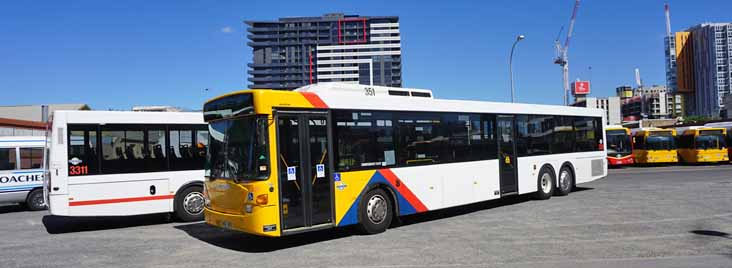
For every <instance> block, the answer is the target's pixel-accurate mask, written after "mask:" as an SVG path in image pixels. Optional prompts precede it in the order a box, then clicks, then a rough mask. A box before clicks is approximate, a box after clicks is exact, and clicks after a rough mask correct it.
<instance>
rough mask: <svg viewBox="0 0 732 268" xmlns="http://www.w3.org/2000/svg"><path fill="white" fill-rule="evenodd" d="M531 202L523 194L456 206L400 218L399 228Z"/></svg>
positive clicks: (528, 197)
mask: <svg viewBox="0 0 732 268" xmlns="http://www.w3.org/2000/svg"><path fill="white" fill-rule="evenodd" d="M593 189H594V188H588V187H575V189H574V190H572V192H573V193H576V192H582V191H588V190H593ZM569 196H572V194H569ZM560 198H561V197H560ZM532 200H535V199H534V197H533V195H532V194H525V195H517V196H509V197H504V198H501V199H498V200H490V201H484V202H480V203H475V204H468V205H463V206H458V207H453V208H446V209H440V210H435V211H428V212H425V213H420V214H414V215H408V216H403V217H401V221H400V224H399V226H407V225H412V224H415V223H421V222H427V221H434V220H440V219H446V218H451V217H456V216H460V215H465V214H470V213H474V212H478V211H481V210H487V209H492V208H498V207H503V206H510V205H515V204H519V203H524V202H528V201H532ZM397 228H398V226H397Z"/></svg>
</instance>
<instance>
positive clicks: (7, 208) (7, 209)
mask: <svg viewBox="0 0 732 268" xmlns="http://www.w3.org/2000/svg"><path fill="white" fill-rule="evenodd" d="M27 210H28V209H27V208H25V207H24V206H23V205H19V204H15V205H13V204H8V205H0V214H6V213H13V212H23V211H27Z"/></svg>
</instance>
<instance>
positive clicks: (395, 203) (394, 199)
mask: <svg viewBox="0 0 732 268" xmlns="http://www.w3.org/2000/svg"><path fill="white" fill-rule="evenodd" d="M377 188H378V189H382V190H384V191H385V192H386V194H387V195H389V199H390V200H391V203H392V205H393V206H394V209H393V211H392V214H393V215H392V216H393V217H392V220H396V219H397V218H398V217H399V201H398V200H397V195H396V193H395V192H394V189H393V188H392V187H391V186H390V185H388V184H386V183H382V182H378V183H374V184H370V185H369V186H368V187H367V188H366V189H365V190H364V191H363V192H362V193H361V196H360V197H359V200H360V201H359V204H358V207H359V213H357V214H358V221H359V222H361V221H362V220H363V219H361V212H360V209H361V203H360V202H363V201H364V198H363V197H364V196H366V193H368V192H370V191H372V190H374V189H377Z"/></svg>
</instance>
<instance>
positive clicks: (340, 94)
mask: <svg viewBox="0 0 732 268" xmlns="http://www.w3.org/2000/svg"><path fill="white" fill-rule="evenodd" d="M368 90H373V91H372V92H373V95H368V94H370V93H371V92H369V91H368ZM296 91H298V92H312V93H316V94H317V95H318V96H319V97H320V98H321V99H322V100H323V101H324V102H325V103H326V104H327V105H328V107H329V108H331V109H363V110H406V111H434V112H461V113H496V114H540V115H541V114H546V115H572V116H596V117H604V115H605V111H604V110H602V109H596V108H584V107H571V106H559V105H541V104H525V103H506V102H487V101H472V100H447V99H435V98H434V96H433V95H432V91H431V90H427V89H413V88H395V87H380V86H368V85H357V84H344V83H319V84H313V85H308V86H305V87H301V88H298V89H296ZM389 91H408V92H410V93H413V92H419V93H424V94H426V93H429V95H430V97H416V96H413V94H410V96H398V95H390V94H389ZM367 92H368V93H367Z"/></svg>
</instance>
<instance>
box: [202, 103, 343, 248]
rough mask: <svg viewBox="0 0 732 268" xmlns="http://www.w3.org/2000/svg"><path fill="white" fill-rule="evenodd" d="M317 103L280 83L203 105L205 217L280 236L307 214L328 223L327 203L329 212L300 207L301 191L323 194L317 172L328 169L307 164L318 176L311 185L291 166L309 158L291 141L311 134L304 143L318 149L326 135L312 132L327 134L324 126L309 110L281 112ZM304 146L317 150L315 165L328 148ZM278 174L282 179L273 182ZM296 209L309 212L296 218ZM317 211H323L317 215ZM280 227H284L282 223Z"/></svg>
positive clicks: (212, 221) (315, 196) (314, 222)
mask: <svg viewBox="0 0 732 268" xmlns="http://www.w3.org/2000/svg"><path fill="white" fill-rule="evenodd" d="M319 105H322V101H321V100H319V98H317V96H312V95H308V94H306V93H299V92H292V91H279V90H245V91H239V92H235V93H232V94H228V95H224V96H221V97H219V98H215V99H213V100H210V101H208V102H207V103H206V104H205V105H204V109H203V110H204V119H205V121H206V122H208V124H209V131H210V133H211V134H210V137H211V138H210V140H211V144H210V146H209V154H208V159H207V165H206V180H205V183H204V184H205V187H204V195H205V200H206V203H205V210H204V216H205V220H206V223H208V224H210V225H213V226H216V227H220V228H224V229H230V230H236V231H241V232H245V233H250V234H255V235H261V236H282V235H283V234H284V233H285V232H288V231H290V230H295V231H296V230H297V228H296V227H300V226H301V225H298V224H297V223H296V221H297V220H303V221H306V224H307V225H306V226H305V227H309V226H315V225H317V223H320V222H326V223H329V222H331V219H330V218H329V215H330V209H323V211H326V212H328V213H325V212H322V211H319V210H317V209H315V208H313V209H310V210H306V209H305V208H306V207H307V205H309V204H310V203H307V201H305V199H304V198H302V196H306V197H310V198H309V199H307V200H318V201H323V200H330V196H329V193H330V191H328V190H327V189H328V188H327V187H328V186H329V184H328V180H327V179H324V178H323V176H320V174H321V173H325V172H327V171H326V170H319V171H317V172H316V170H315V168H313V169H312V170H311V171H312V172H313V174H316V173H317V174H316V175H317V176H316V177H317V179H314V180H312V183H311V184H304V183H303V181H305V180H306V178H307V174H305V173H306V171H304V169H303V168H297V169H296V168H295V166H300V167H305V166H307V165H306V164H305V163H304V162H307V160H309V159H310V157H309V156H303V159H300V158H299V157H300V156H301V154H299V152H300V151H299V150H298V147H299V146H297V144H299V143H300V140H302V141H303V143H305V141H312V142H310V143H305V144H308V145H311V146H312V147H314V148H315V147H316V148H323V149H325V146H324V145H323V146H320V145H322V144H320V143H322V142H323V141H326V138H325V136H324V135H323V137H320V136H317V134H318V133H326V132H325V131H324V129H325V125H324V124H321V123H319V122H320V121H322V120H319V119H320V118H318V117H317V116H315V115H311V116H310V117H307V118H299V117H297V116H287V115H285V114H284V113H285V111H284V110H293V109H300V110H302V109H312V108H320V107H319ZM273 109H278V111H279V112H280V113H283V114H280V115H279V117H278V118H280V119H279V120H280V122H279V123H275V122H274V117H273ZM309 111H313V110H309ZM287 126H289V128H288V127H287ZM305 126H309V128H308V129H309V131H308V132H307V133H308V134H307V135H308V136H307V137H309V138H307V139H303V138H301V137H298V136H297V135H295V134H298V133H300V132H301V131H299V130H298V129H300V128H305ZM293 129H294V130H293ZM286 130H287V131H288V132H287V133H286V132H285V131H286ZM278 135H279V136H280V137H284V138H282V139H280V140H281V141H283V142H284V143H283V144H285V145H284V147H283V148H281V150H280V151H279V152H278V148H277V147H276V146H277V144H278V139H277V137H278ZM303 135H305V134H303ZM316 143H317V144H316ZM293 144H294V145H293ZM315 145H318V146H315ZM308 152H313V154H317V155H318V157H317V159H315V157H313V159H314V161H320V162H318V163H319V164H318V165H314V166H321V167H322V166H325V165H322V162H323V161H325V160H324V159H325V157H326V155H327V150H323V152H315V150H309V151H308ZM321 154H322V155H323V157H320V156H321ZM281 167H282V168H281ZM290 169H292V170H293V171H295V170H296V174H292V175H293V177H295V176H294V175H297V177H298V178H299V179H301V180H290ZM307 170H309V171H310V169H307ZM293 173H295V172H293ZM281 179H282V180H284V183H281V182H280V180H281ZM298 181H299V182H300V183H298ZM309 182H310V181H309ZM282 187H284V189H283V188H282ZM298 190H301V191H298ZM321 194H322V195H323V196H320V195H321ZM298 197H300V198H298ZM311 203H313V204H316V203H317V202H316V201H312V202H311ZM318 204H320V203H317V204H316V205H318ZM301 210H304V211H307V212H312V213H311V214H308V215H311V216H309V217H303V216H302V215H301V214H302V211H301ZM321 212H322V213H321ZM321 214H327V215H328V216H326V217H322V218H323V219H322V220H321V219H320V218H319V216H321ZM303 218H304V219H303ZM283 226H284V227H287V228H286V229H288V230H282V229H283Z"/></svg>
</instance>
